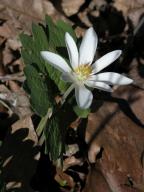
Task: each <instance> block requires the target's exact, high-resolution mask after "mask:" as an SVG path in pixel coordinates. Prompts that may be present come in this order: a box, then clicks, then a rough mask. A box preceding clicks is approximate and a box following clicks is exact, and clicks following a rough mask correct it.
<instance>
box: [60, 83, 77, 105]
mask: <svg viewBox="0 0 144 192" xmlns="http://www.w3.org/2000/svg"><path fill="white" fill-rule="evenodd" d="M73 89H74V84H72V85H71V86H70V87H69V88H68V89H67V90H66V92H65V94H64V95H63V97H62V102H61V104H62V105H63V104H64V102H65V100H66V98H67V97H68V96H69V94H70V93H71V91H72V90H73Z"/></svg>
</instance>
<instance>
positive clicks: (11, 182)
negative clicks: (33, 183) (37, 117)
mask: <svg viewBox="0 0 144 192" xmlns="http://www.w3.org/2000/svg"><path fill="white" fill-rule="evenodd" d="M37 143H38V139H37V135H36V133H35V130H34V127H33V123H32V120H31V117H30V116H27V117H25V118H23V119H21V120H19V121H17V122H16V123H14V124H13V125H12V127H11V129H9V132H8V134H7V136H6V138H5V142H4V144H3V147H2V149H1V157H2V160H3V162H4V164H3V170H2V175H3V177H4V180H5V182H6V186H7V189H9V190H10V189H14V188H19V189H20V190H21V191H29V192H30V191H31V192H32V191H33V190H32V189H31V188H30V186H29V183H30V179H31V177H32V176H33V174H34V172H35V169H36V165H37V162H38V160H39V157H40V152H39V147H38V146H37Z"/></svg>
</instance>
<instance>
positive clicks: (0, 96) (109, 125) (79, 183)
mask: <svg viewBox="0 0 144 192" xmlns="http://www.w3.org/2000/svg"><path fill="white" fill-rule="evenodd" d="M143 14H144V0H126V1H125V0H73V1H70V0H59V1H56V0H29V1H27V0H0V141H1V143H2V144H1V147H0V159H1V162H2V163H1V168H0V180H1V181H0V187H1V186H2V187H1V189H0V190H1V192H5V191H11V192H15V191H21V192H47V191H50V189H51V191H63V192H68V191H70V192H72V191H75V192H79V191H83V192H110V191H112V192H144V168H143V166H144V165H143V163H144V157H143V156H144V130H143V129H144V115H143V114H144V92H143V91H144V79H143V78H144V17H143ZM45 15H49V16H51V17H52V19H53V21H57V20H58V19H62V20H63V21H65V22H67V23H69V24H71V25H72V26H73V28H74V30H75V32H76V34H77V37H81V36H82V35H83V34H84V32H85V30H86V29H87V28H88V27H90V26H93V27H94V29H95V31H96V32H97V34H98V37H99V43H98V52H97V54H98V56H101V55H104V54H105V53H107V52H110V51H112V50H116V49H122V51H123V54H122V56H121V58H120V60H119V61H118V62H117V63H114V64H112V66H110V69H112V70H115V71H116V72H119V73H123V74H126V75H127V76H129V77H130V78H132V79H133V80H134V83H133V84H132V85H129V86H121V87H114V89H115V91H114V92H113V93H112V94H111V95H109V94H105V93H102V94H101V95H99V92H97V91H96V92H94V98H95V100H94V104H93V106H92V108H93V109H92V113H90V115H89V117H88V120H87V121H86V122H81V120H80V119H76V120H75V121H74V123H73V125H71V128H70V129H69V130H68V133H67V137H68V140H70V141H71V143H70V144H69V147H70V150H74V152H73V151H72V152H71V153H72V155H71V154H68V155H67V157H66V158H65V159H64V168H63V169H64V171H62V170H60V169H59V168H56V167H55V166H54V164H52V162H51V161H50V160H49V157H48V155H45V154H44V149H43V146H41V147H40V145H39V142H38V136H37V134H36V132H35V128H36V126H37V125H38V122H39V117H38V116H37V115H36V114H34V112H33V111H32V110H31V106H30V101H29V95H28V94H27V93H26V92H25V91H24V89H23V83H24V81H25V76H24V72H23V69H24V67H25V64H24V63H23V61H22V59H21V47H22V45H21V42H20V39H19V35H20V33H22V32H24V33H26V34H29V35H31V25H32V23H33V22H34V23H43V22H44V17H45ZM81 123H84V124H85V126H86V130H85V132H84V133H81V132H80V131H79V129H77V131H75V129H74V128H73V126H74V127H75V125H76V126H77V125H79V124H81ZM77 151H78V152H77ZM73 154H74V155H73ZM65 182H66V184H65ZM1 183H2V184H1ZM4 188H5V189H4Z"/></svg>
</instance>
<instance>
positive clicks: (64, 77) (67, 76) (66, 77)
mask: <svg viewBox="0 0 144 192" xmlns="http://www.w3.org/2000/svg"><path fill="white" fill-rule="evenodd" d="M61 79H62V80H63V81H66V82H72V76H71V75H70V73H63V74H62V76H61Z"/></svg>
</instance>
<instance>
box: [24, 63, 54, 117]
mask: <svg viewBox="0 0 144 192" xmlns="http://www.w3.org/2000/svg"><path fill="white" fill-rule="evenodd" d="M24 72H25V74H26V77H27V81H26V85H27V87H28V89H29V94H30V101H31V104H32V108H33V109H34V111H35V112H36V113H37V114H38V115H40V116H41V117H43V116H45V115H46V113H47V110H48V108H52V107H53V105H54V99H53V98H52V93H51V88H50V86H49V84H50V83H49V81H48V79H47V78H45V77H44V76H42V75H41V74H40V73H39V72H38V70H37V69H36V68H35V67H34V66H33V65H27V66H26V67H25V69H24Z"/></svg>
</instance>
